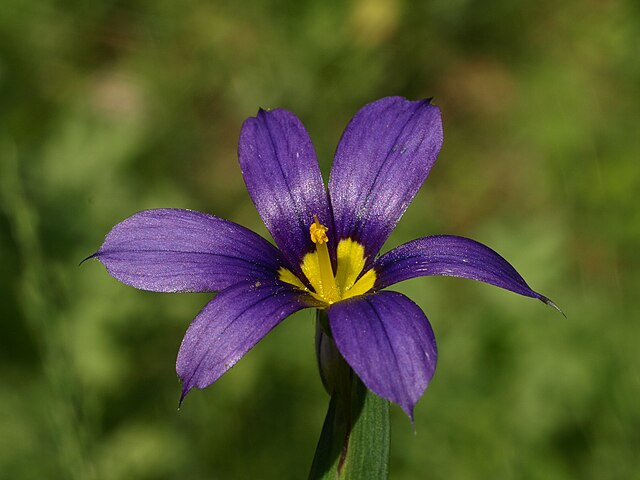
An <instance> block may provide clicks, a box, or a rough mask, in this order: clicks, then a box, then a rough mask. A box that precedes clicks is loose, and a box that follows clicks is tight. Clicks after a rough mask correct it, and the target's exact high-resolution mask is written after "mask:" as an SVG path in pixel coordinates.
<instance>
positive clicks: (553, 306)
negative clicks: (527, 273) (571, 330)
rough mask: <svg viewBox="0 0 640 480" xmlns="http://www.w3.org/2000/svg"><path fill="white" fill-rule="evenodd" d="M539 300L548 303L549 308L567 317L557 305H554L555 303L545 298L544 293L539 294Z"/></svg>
mask: <svg viewBox="0 0 640 480" xmlns="http://www.w3.org/2000/svg"><path fill="white" fill-rule="evenodd" d="M540 301H541V302H542V303H544V304H545V305H549V306H550V307H551V308H554V309H556V310H557V311H558V312H560V313H561V314H562V316H563V317H564V318H567V315H566V314H565V313H564V312H563V311H562V309H561V308H560V307H559V306H558V305H556V303H555V302H554V301H553V300H551V299H550V298H547V297H545V296H544V295H540Z"/></svg>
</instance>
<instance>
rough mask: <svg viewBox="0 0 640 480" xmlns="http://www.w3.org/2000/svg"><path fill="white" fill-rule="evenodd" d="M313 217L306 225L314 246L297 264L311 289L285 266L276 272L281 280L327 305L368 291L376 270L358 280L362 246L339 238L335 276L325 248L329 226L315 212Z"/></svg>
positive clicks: (360, 270)
mask: <svg viewBox="0 0 640 480" xmlns="http://www.w3.org/2000/svg"><path fill="white" fill-rule="evenodd" d="M313 219H314V222H313V223H312V224H311V226H310V227H309V234H310V235H311V240H312V241H313V243H315V245H316V249H315V251H313V252H310V253H307V254H306V255H305V256H304V258H303V259H302V264H301V265H300V268H301V269H302V273H304V275H305V276H306V277H307V280H309V283H310V284H311V286H312V287H313V291H311V290H310V289H309V288H307V287H306V286H305V284H304V283H303V282H302V281H301V280H300V279H299V278H298V277H296V276H295V275H294V274H293V273H292V272H291V271H290V270H288V269H286V268H284V267H281V268H280V270H279V271H278V274H279V276H280V280H281V281H283V282H286V283H290V284H291V285H295V286H296V287H298V288H300V289H301V290H304V291H306V292H308V293H309V294H310V295H311V296H313V297H314V298H315V299H317V300H320V301H321V302H322V303H324V304H326V306H329V305H331V304H332V303H335V302H339V301H340V300H345V299H347V298H351V297H355V296H357V295H363V294H365V293H367V292H368V291H369V290H371V289H372V288H373V285H374V283H375V281H376V272H375V271H374V270H373V269H370V270H369V271H367V273H365V274H364V275H363V276H362V277H361V278H360V279H358V275H360V273H361V272H362V269H363V268H364V264H365V257H364V247H363V246H362V245H361V244H360V243H358V242H356V241H354V240H351V239H350V238H346V239H343V240H340V242H338V250H337V259H336V260H337V261H336V264H337V269H336V270H337V271H336V274H335V275H334V273H333V267H332V266H331V258H330V257H329V249H328V248H327V242H328V241H329V238H328V237H327V232H328V231H329V229H328V228H327V227H325V226H324V225H322V224H321V223H320V221H319V220H318V217H317V215H314V216H313ZM356 280H357V281H356Z"/></svg>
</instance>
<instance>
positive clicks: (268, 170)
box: [94, 97, 551, 417]
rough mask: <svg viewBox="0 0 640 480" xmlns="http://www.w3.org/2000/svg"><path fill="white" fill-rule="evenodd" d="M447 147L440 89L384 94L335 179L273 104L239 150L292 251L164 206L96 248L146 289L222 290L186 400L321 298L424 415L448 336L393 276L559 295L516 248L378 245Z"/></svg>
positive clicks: (365, 117) (360, 352)
mask: <svg viewBox="0 0 640 480" xmlns="http://www.w3.org/2000/svg"><path fill="white" fill-rule="evenodd" d="M441 146H442V122H441V117H440V110H439V109H438V108H437V107H435V106H433V105H432V104H431V103H430V101H428V100H424V101H415V102H414V101H408V100H406V99H404V98H400V97H389V98H383V99H381V100H378V101H376V102H374V103H371V104H369V105H366V106H365V107H364V108H362V109H361V110H360V111H359V112H358V113H357V114H356V115H355V116H354V117H353V119H352V120H351V122H350V123H349V125H348V126H347V128H346V130H345V131H344V133H343V135H342V138H341V140H340V143H339V145H338V148H337V151H336V154H335V159H334V163H333V167H332V170H331V175H330V178H329V185H328V191H327V188H325V184H324V183H323V180H322V176H321V173H320V169H319V166H318V162H317V160H316V155H315V152H314V149H313V146H312V144H311V140H310V139H309V135H308V133H307V131H306V130H305V128H304V126H303V125H302V123H301V122H300V120H298V118H297V117H296V116H295V115H293V114H292V113H290V112H288V111H286V110H282V109H276V110H271V111H264V110H260V111H259V112H258V115H257V116H256V117H255V118H253V117H252V118H249V119H247V120H246V121H245V122H244V124H243V126H242V131H241V134H240V142H239V148H238V154H239V160H240V167H241V169H242V174H243V176H244V180H245V183H246V185H247V189H248V191H249V194H250V195H251V198H252V199H253V202H254V203H255V206H256V208H257V210H258V212H259V213H260V216H261V217H262V220H263V221H264V223H265V225H266V226H267V229H268V230H269V232H270V233H271V235H272V237H273V239H274V241H275V243H276V245H277V246H278V247H279V250H278V249H276V248H275V247H274V246H273V245H272V244H271V243H269V242H268V241H267V240H265V239H263V238H262V237H261V236H259V235H258V234H256V233H254V232H252V231H250V230H248V229H246V228H244V227H242V226H240V225H237V224H235V223H232V222H229V221H227V220H223V219H221V218H218V217H215V216H212V215H207V214H204V213H198V212H194V211H189V210H178V209H158V210H148V211H143V212H140V213H137V214H135V215H133V216H132V217H130V218H128V219H126V220H124V221H123V222H122V223H119V224H118V225H116V226H115V227H114V228H113V229H112V230H111V232H110V233H109V234H108V235H107V237H106V239H105V241H104V243H103V245H102V246H101V247H100V249H99V250H98V252H97V253H95V255H94V257H95V258H98V259H99V260H100V261H101V262H102V263H103V264H104V265H105V267H106V268H107V270H108V272H109V273H110V274H111V275H113V276H114V277H115V278H117V279H118V280H120V281H121V282H124V283H126V284H128V285H131V286H134V287H136V288H140V289H143V290H151V291H157V292H219V293H218V294H217V296H216V297H214V298H213V300H211V301H210V302H209V303H208V304H207V305H206V306H205V307H204V308H203V310H202V311H201V312H200V313H199V314H198V316H197V317H196V318H195V320H194V321H193V323H192V324H191V326H190V327H189V329H188V330H187V332H186V334H185V337H184V340H183V341H182V345H181V347H180V351H179V353H178V359H177V372H178V375H179V376H180V378H181V380H182V382H183V390H182V398H184V396H185V395H186V394H187V393H188V392H189V390H191V389H192V388H193V387H197V388H204V387H207V386H209V385H211V384H212V383H213V382H215V381H216V380H217V379H218V378H219V377H220V376H221V375H222V374H224V373H225V372H226V371H227V370H228V369H229V368H231V367H232V366H233V365H234V364H235V363H236V362H237V361H238V360H239V359H240V358H241V357H242V356H243V355H244V354H245V353H247V352H248V351H249V350H250V349H251V348H252V347H253V346H254V345H255V344H256V343H257V342H258V341H260V340H261V339H262V338H263V337H264V336H265V335H266V334H267V333H268V332H269V331H270V330H271V329H273V328H274V327H275V326H276V325H278V324H279V323H280V322H281V321H282V320H284V319H285V318H286V317H288V316H289V315H291V314H292V313H294V312H296V311H299V310H302V309H304V308H321V309H326V310H327V316H328V320H329V326H330V332H331V335H332V337H333V339H334V341H335V344H336V346H337V348H338V350H339V351H340V353H341V354H342V356H343V357H344V358H345V360H346V361H347V363H348V364H349V365H350V366H351V367H352V369H353V370H354V371H355V372H356V374H357V375H358V376H359V377H360V379H361V380H362V381H363V382H364V384H365V385H366V386H367V387H368V388H369V389H370V390H371V391H373V392H374V393H376V394H377V395H379V396H381V397H383V398H385V399H388V400H391V401H393V402H395V403H398V404H399V405H400V406H401V407H402V408H403V409H404V411H405V412H406V413H407V414H408V415H409V416H410V417H412V416H413V408H414V405H415V403H416V402H417V401H418V399H419V398H420V396H421V395H422V394H423V392H424V390H425V389H426V387H427V384H428V383H429V381H430V380H431V377H432V376H433V373H434V370H435V367H436V357H437V352H436V343H435V338H434V334H433V331H432V329H431V326H430V325H429V321H428V320H427V317H426V316H425V314H424V313H423V312H422V310H421V309H420V308H419V307H418V306H417V305H416V304H415V303H414V302H412V301H411V300H410V299H409V298H407V297H406V296H404V295H402V294H400V293H397V292H392V291H382V290H383V289H384V288H386V287H388V286H390V285H393V284H395V283H397V282H400V281H403V280H406V279H409V278H413V277H417V276H422V275H448V276H454V277H464V278H471V279H474V280H480V281H482V282H487V283H490V284H493V285H496V286H498V287H502V288H505V289H507V290H511V291H513V292H516V293H518V294H520V295H524V296H527V297H533V298H537V299H540V300H542V301H543V302H545V303H551V302H550V301H549V300H548V299H547V298H546V297H544V296H542V295H540V294H538V293H536V292H535V291H533V290H532V289H531V288H529V286H528V285H527V283H526V282H525V281H524V279H523V278H522V277H521V276H520V275H519V274H518V272H516V270H515V269H514V268H513V267H512V266H511V265H510V264H509V263H508V262H507V261H506V260H505V259H504V258H502V257H501V256H500V255H498V254H497V253H496V252H494V251H493V250H491V249H490V248H488V247H486V246H484V245H482V244H480V243H478V242H475V241H473V240H469V239H467V238H463V237H457V236H450V235H436V236H429V237H423V238H419V239H417V240H414V241H411V242H408V243H406V244H404V245H401V246H399V247H397V248H395V249H393V250H391V251H389V252H388V253H386V254H384V255H382V256H380V257H377V254H378V252H379V250H380V248H381V247H382V244H383V243H384V242H385V240H386V239H387V237H388V236H389V234H390V233H391V231H392V230H393V229H394V227H395V226H396V224H397V223H398V221H399V220H400V217H401V216H402V214H403V213H404V211H405V210H406V208H407V206H408V205H409V203H410V202H411V200H412V199H413V197H414V196H415V194H416V192H417V191H418V189H419V188H420V186H421V185H422V183H423V182H424V180H425V179H426V178H427V175H428V174H429V171H430V170H431V167H432V166H433V164H434V162H435V160H436V157H437V156H438V153H439V152H440V148H441Z"/></svg>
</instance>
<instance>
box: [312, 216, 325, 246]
mask: <svg viewBox="0 0 640 480" xmlns="http://www.w3.org/2000/svg"><path fill="white" fill-rule="evenodd" d="M313 220H314V221H313V223H312V224H311V226H310V227H309V234H310V235H311V241H312V242H313V243H315V244H316V245H322V244H323V243H327V242H328V241H329V238H328V237H327V232H328V231H329V229H328V228H327V227H325V226H324V225H322V224H321V223H320V221H319V220H318V216H317V215H314V216H313Z"/></svg>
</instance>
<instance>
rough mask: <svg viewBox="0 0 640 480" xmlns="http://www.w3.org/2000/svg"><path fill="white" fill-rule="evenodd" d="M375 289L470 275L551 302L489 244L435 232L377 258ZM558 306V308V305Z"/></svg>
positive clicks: (471, 277)
mask: <svg viewBox="0 0 640 480" xmlns="http://www.w3.org/2000/svg"><path fill="white" fill-rule="evenodd" d="M373 268H374V269H375V271H376V274H377V278H376V283H375V286H374V288H375V289H376V290H378V289H382V288H385V287H388V286H389V285H393V284H394V283H398V282H401V281H403V280H407V279H409V278H414V277H420V276H426V275H444V276H449V277H462V278H470V279H472V280H479V281H481V282H485V283H490V284H491V285H495V286H497V287H501V288H505V289H507V290H511V291H512V292H516V293H519V294H520V295H525V296H527V297H533V298H537V299H540V300H542V301H543V302H545V303H548V304H551V303H552V302H550V300H548V299H547V298H546V297H544V296H542V295H540V294H539V293H536V292H534V291H533V290H532V289H531V288H530V287H529V285H527V282H525V281H524V279H523V278H522V277H521V276H520V274H519V273H518V272H517V271H516V269H515V268H513V267H512V266H511V265H510V264H509V262H507V261H506V260H505V259H504V258H502V257H501V256H500V255H499V254H497V253H496V252H494V251H493V250H491V249H490V248H489V247H487V246H485V245H483V244H481V243H479V242H476V241H475V240H471V239H468V238H464V237H457V236H453V235H434V236H432V237H423V238H418V239H416V240H413V241H411V242H408V243H405V244H404V245H400V246H399V247H397V248H394V249H393V250H391V251H389V252H387V253H385V254H384V255H382V256H381V257H380V258H378V259H377V260H376V261H375V263H374V265H373ZM556 308H557V307H556Z"/></svg>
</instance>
